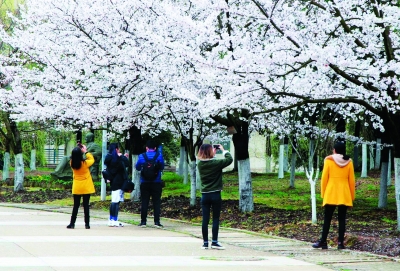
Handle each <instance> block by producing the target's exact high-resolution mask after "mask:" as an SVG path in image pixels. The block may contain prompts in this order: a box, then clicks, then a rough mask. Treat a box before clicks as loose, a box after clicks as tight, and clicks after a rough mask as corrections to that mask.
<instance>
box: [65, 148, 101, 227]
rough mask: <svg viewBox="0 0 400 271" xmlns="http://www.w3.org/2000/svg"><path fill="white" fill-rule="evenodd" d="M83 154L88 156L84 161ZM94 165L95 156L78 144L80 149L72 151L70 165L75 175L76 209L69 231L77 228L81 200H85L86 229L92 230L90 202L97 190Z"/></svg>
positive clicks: (73, 189) (73, 190)
mask: <svg viewBox="0 0 400 271" xmlns="http://www.w3.org/2000/svg"><path fill="white" fill-rule="evenodd" d="M83 154H86V159H84V157H83ZM93 163H94V158H93V155H92V154H91V153H89V152H87V151H86V146H85V145H82V144H78V147H75V148H74V149H73V150H72V153H71V161H70V165H71V168H72V173H73V181H72V195H73V196H74V207H73V209H72V215H71V222H70V223H69V225H68V226H67V228H68V229H73V228H75V221H76V216H77V214H78V209H79V206H80V204H81V198H83V211H84V214H85V228H86V229H90V225H89V221H90V216H89V200H90V194H93V193H94V192H95V189H94V184H93V180H92V176H91V175H90V170H89V168H90V166H91V165H93Z"/></svg>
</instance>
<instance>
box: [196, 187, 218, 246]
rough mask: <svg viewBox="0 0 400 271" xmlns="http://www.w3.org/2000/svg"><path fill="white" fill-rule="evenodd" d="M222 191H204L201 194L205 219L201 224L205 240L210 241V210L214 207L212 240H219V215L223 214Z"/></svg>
mask: <svg viewBox="0 0 400 271" xmlns="http://www.w3.org/2000/svg"><path fill="white" fill-rule="evenodd" d="M221 205H222V199H221V191H217V192H211V193H202V194H201V210H202V214H203V221H202V224H201V232H202V234H203V241H204V242H208V223H209V222H210V212H211V208H212V220H213V221H212V241H214V242H216V241H218V231H219V217H220V214H221Z"/></svg>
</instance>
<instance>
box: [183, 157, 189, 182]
mask: <svg viewBox="0 0 400 271" xmlns="http://www.w3.org/2000/svg"><path fill="white" fill-rule="evenodd" d="M185 155H186V152H185ZM182 176H183V183H184V184H188V182H189V179H188V178H189V165H188V163H187V162H186V159H185V162H184V163H183V174H182Z"/></svg>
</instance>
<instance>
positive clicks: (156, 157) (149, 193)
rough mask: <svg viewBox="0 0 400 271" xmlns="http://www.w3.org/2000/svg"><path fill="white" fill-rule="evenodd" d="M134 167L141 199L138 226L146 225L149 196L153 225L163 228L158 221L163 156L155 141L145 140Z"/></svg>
mask: <svg viewBox="0 0 400 271" xmlns="http://www.w3.org/2000/svg"><path fill="white" fill-rule="evenodd" d="M135 167H136V170H138V171H140V194H141V200H142V206H141V209H140V224H139V225H138V226H139V227H143V228H144V227H146V223H147V211H148V208H149V202H150V197H151V200H152V202H153V211H154V226H155V227H157V228H163V225H162V224H161V223H160V214H161V194H162V188H163V182H162V181H161V172H162V170H163V169H164V157H163V155H162V153H161V152H160V151H157V144H156V142H155V141H153V140H149V141H147V142H146V152H145V153H142V154H140V155H139V159H138V161H137V162H136V165H135Z"/></svg>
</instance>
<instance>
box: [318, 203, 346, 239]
mask: <svg viewBox="0 0 400 271" xmlns="http://www.w3.org/2000/svg"><path fill="white" fill-rule="evenodd" d="M336 206H337V207H338V222H339V238H338V242H343V241H344V233H345V231H346V212H347V206H346V205H328V204H326V205H325V206H324V209H325V213H324V225H323V227H322V235H321V241H322V242H325V241H326V238H327V237H328V234H329V228H330V226H331V221H332V216H333V212H334V211H335V209H336Z"/></svg>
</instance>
